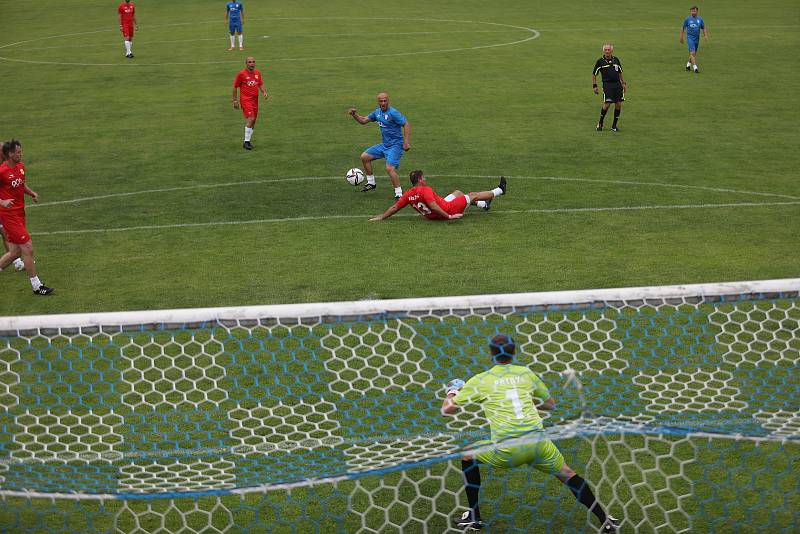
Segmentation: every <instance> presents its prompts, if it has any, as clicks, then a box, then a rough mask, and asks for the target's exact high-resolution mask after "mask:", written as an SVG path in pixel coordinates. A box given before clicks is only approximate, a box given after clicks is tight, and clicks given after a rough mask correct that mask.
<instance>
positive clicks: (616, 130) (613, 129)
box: [611, 126, 619, 132]
mask: <svg viewBox="0 0 800 534" xmlns="http://www.w3.org/2000/svg"><path fill="white" fill-rule="evenodd" d="M611 131H612V132H618V131H619V128H617V127H616V126H612V127H611Z"/></svg>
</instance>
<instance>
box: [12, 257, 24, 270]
mask: <svg viewBox="0 0 800 534" xmlns="http://www.w3.org/2000/svg"><path fill="white" fill-rule="evenodd" d="M14 268H15V269H16V270H18V271H21V270H22V269H24V268H25V262H23V261H22V258H17V259H16V260H14Z"/></svg>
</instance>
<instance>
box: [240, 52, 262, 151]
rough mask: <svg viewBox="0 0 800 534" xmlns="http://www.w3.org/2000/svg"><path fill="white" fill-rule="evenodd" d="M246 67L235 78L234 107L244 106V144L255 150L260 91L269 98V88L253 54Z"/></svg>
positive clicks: (246, 61) (247, 148)
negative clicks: (265, 85) (251, 141)
mask: <svg viewBox="0 0 800 534" xmlns="http://www.w3.org/2000/svg"><path fill="white" fill-rule="evenodd" d="M244 64H245V68H244V69H242V70H240V71H239V74H237V75H236V79H235V80H233V108H234V109H239V108H240V107H241V108H242V115H244V118H245V121H246V123H245V125H244V143H243V144H242V146H243V147H244V148H245V150H253V145H251V144H250V139H252V138H253V127H255V125H256V119H257V118H258V93H259V91H260V92H261V94H263V95H264V99H265V100H266V99H267V98H269V96H268V95H267V90H266V89H264V78H263V77H262V76H261V72H260V71H258V70H257V69H256V58H254V57H253V56H250V57H248V58H247V59H246V60H245V62H244ZM237 89H238V90H239V96H238V98H237V96H236V90H237Z"/></svg>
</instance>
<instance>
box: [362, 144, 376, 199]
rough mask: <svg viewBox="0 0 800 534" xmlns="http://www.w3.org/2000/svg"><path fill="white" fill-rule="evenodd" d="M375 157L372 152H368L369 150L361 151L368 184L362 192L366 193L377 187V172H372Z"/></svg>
mask: <svg viewBox="0 0 800 534" xmlns="http://www.w3.org/2000/svg"><path fill="white" fill-rule="evenodd" d="M374 159H375V157H374V156H373V155H372V154H368V153H367V152H362V153H361V164H362V165H363V166H364V173H365V174H366V175H367V185H365V186H364V188H363V189H361V192H362V193H366V192H367V191H372V190H373V189H375V187H377V186H376V184H375V174H373V172H372V160H374Z"/></svg>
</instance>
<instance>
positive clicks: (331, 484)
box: [0, 279, 800, 534]
mask: <svg viewBox="0 0 800 534" xmlns="http://www.w3.org/2000/svg"><path fill="white" fill-rule="evenodd" d="M798 291H800V279H792V280H773V281H761V282H741V283H724V284H702V285H691V286H669V287H647V288H628V289H606V290H593V291H570V292H550V293H526V294H513V295H488V296H466V297H445V298H432V299H403V300H386V301H363V302H348V303H325V304H307V305H281V306H257V307H241V308H207V309H193V310H164V311H151V312H125V313H107V314H105V313H104V314H99V313H98V314H79V315H51V316H37V317H10V318H0V428H2V433H0V531H2V532H25V533H35V532H37V533H38V532H42V533H44V532H47V533H55V532H64V533H67V532H68V533H76V532H110V533H117V532H135V533H153V534H155V533H190V532H198V533H199V532H219V533H228V532H231V533H232V532H298V533H307V532H320V533H328V532H375V533H377V532H380V533H388V532H398V533H399V532H403V533H406V532H420V533H426V532H427V533H441V532H458V531H459V529H457V528H456V527H454V526H453V525H452V521H451V520H452V517H453V516H455V515H456V514H458V513H459V512H461V511H463V510H464V509H465V507H466V497H465V494H464V478H463V476H462V473H461V467H460V462H459V460H460V458H461V457H462V456H463V455H464V454H465V451H471V450H472V449H471V448H470V447H471V446H472V444H474V443H476V442H478V441H480V440H484V439H486V438H488V435H489V428H488V425H487V423H486V421H485V420H484V418H483V413H482V412H481V411H480V409H479V407H477V408H475V409H465V410H462V411H461V412H460V413H459V414H458V415H457V416H455V417H451V418H446V417H443V416H442V414H441V413H440V406H441V402H442V398H443V395H444V389H443V386H444V384H445V383H447V382H448V381H449V380H450V379H453V378H461V379H465V380H466V379H468V378H470V377H471V376H474V375H475V374H477V373H480V372H483V371H485V370H487V369H488V368H489V367H490V366H491V364H492V362H491V358H490V356H489V355H488V350H487V345H488V340H489V338H490V337H492V336H493V335H495V334H498V333H503V334H510V335H511V336H513V339H514V340H515V342H516V344H517V357H516V363H518V364H519V365H525V366H528V367H529V368H530V369H531V370H533V371H534V372H535V373H537V374H538V375H539V376H540V377H541V378H542V379H543V381H544V382H545V383H546V384H547V386H548V387H549V389H550V392H551V393H552V395H553V397H555V399H556V400H557V403H558V404H557V407H556V409H555V410H554V411H553V412H552V413H549V414H548V417H547V418H546V419H545V427H546V435H547V437H548V438H549V439H551V440H553V442H554V443H555V444H556V445H557V446H558V448H559V449H560V450H561V452H562V453H563V454H564V456H565V459H566V461H567V463H568V464H569V465H570V466H571V467H572V468H573V469H574V470H575V471H577V472H578V473H580V474H581V475H582V476H583V478H584V479H585V480H587V481H588V482H589V483H590V484H591V485H592V489H593V490H594V493H595V495H596V496H597V498H598V500H599V501H600V502H601V503H602V505H603V507H604V508H605V509H606V510H607V511H608V512H609V513H610V514H611V515H613V516H615V517H618V518H620V519H621V521H622V527H621V531H622V532H664V533H667V532H733V531H739V532H756V531H763V532H797V531H798V530H799V529H800V497H798V484H799V478H800V477H799V476H798V470H799V468H798V465H800V371H799V370H798V368H799V367H798V364H799V363H800V300H799V299H798ZM531 439H533V438H531ZM495 446H496V445H492V444H488V445H485V446H484V448H485V449H487V448H488V449H491V448H492V447H495ZM481 469H482V471H483V475H482V476H483V485H482V489H481V496H480V506H481V512H482V515H483V520H484V522H485V528H486V529H487V530H488V531H491V532H596V531H597V529H598V525H597V523H596V522H593V521H596V520H595V519H594V518H593V516H591V514H590V513H589V512H588V511H587V510H586V508H584V507H583V506H581V505H580V504H579V503H578V502H577V501H576V500H575V499H574V497H573V496H572V494H571V493H570V492H569V491H568V490H567V488H565V487H563V486H562V485H561V484H560V483H559V482H558V481H557V480H556V479H555V478H554V477H550V476H546V475H543V474H541V473H539V472H537V471H535V470H533V469H531V468H530V467H526V466H523V467H519V468H514V469H496V468H494V469H493V468H488V467H486V466H482V467H481Z"/></svg>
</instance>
